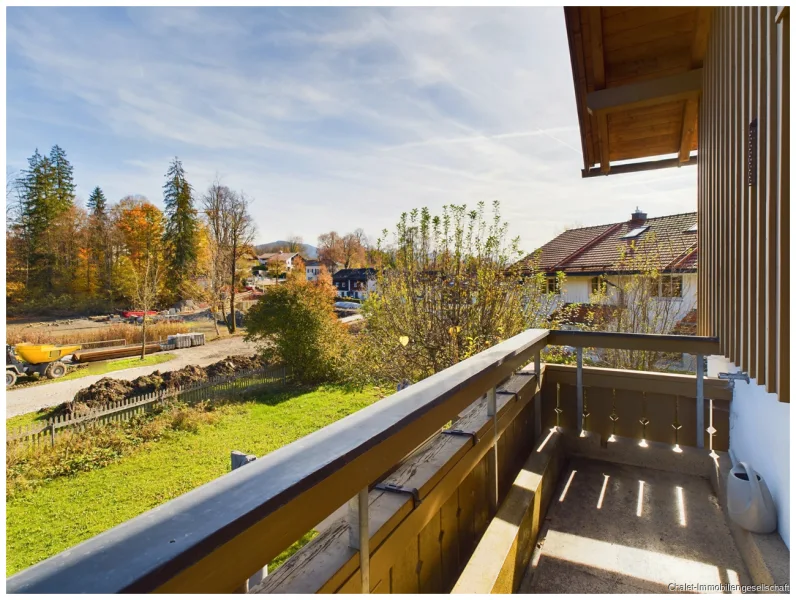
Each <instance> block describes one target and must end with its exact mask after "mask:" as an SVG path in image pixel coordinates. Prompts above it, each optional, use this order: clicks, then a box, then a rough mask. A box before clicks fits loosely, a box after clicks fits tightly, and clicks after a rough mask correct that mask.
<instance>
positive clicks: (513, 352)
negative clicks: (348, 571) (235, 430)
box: [6, 329, 548, 593]
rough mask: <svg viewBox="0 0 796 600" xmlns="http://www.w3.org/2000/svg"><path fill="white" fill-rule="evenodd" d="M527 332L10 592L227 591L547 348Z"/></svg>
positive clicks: (31, 575)
mask: <svg viewBox="0 0 796 600" xmlns="http://www.w3.org/2000/svg"><path fill="white" fill-rule="evenodd" d="M547 337H548V330H546V329H530V330H527V331H525V332H523V333H521V334H519V335H516V336H514V337H512V338H511V339H509V340H506V341H505V342H502V343H500V344H498V345H496V346H494V347H492V348H489V349H488V350H485V351H484V352H481V353H479V354H477V355H475V356H472V357H470V358H468V359H467V360H464V361H462V362H461V363H459V364H457V365H454V366H452V367H450V368H448V369H445V370H444V371H441V372H439V373H436V374H435V375H432V376H431V377H428V378H427V379H424V380H422V381H420V382H418V383H416V384H414V385H411V386H409V387H408V388H406V389H404V390H402V391H400V392H398V393H396V394H393V395H392V396H389V397H388V398H384V399H383V400H381V401H379V402H377V403H375V404H372V405H371V406H369V407H367V408H364V409H362V410H360V411H358V412H356V413H354V414H352V415H349V416H348V417H345V418H344V419H341V420H340V421H337V422H335V423H332V424H331V425H329V426H327V427H324V428H323V429H320V430H318V431H315V432H313V433H311V434H310V435H308V436H305V437H303V438H301V439H299V440H297V441H295V442H293V443H292V444H289V445H287V446H284V447H282V448H280V449H278V450H276V451H274V452H272V453H270V454H268V455H267V456H265V457H263V458H261V459H258V460H256V461H254V462H253V463H251V464H250V465H247V466H246V468H245V469H237V470H235V471H232V472H230V473H227V474H226V475H223V476H221V477H219V478H218V479H216V480H214V481H211V482H210V483H207V484H205V485H203V486H201V487H199V488H197V489H195V490H192V491H190V492H188V493H186V494H184V495H182V496H180V497H178V498H175V499H174V500H171V501H170V502H167V503H166V504H164V505H163V506H159V507H157V508H154V509H152V510H150V511H148V512H146V513H144V514H142V515H139V516H138V517H135V518H133V519H130V520H129V521H126V522H124V523H122V524H121V525H118V526H117V527H114V528H113V529H111V530H109V531H106V532H104V533H101V534H99V535H97V536H95V537H94V538H91V539H89V540H87V541H85V542H83V543H82V544H80V545H78V546H76V547H74V548H71V549H69V550H67V551H65V552H62V553H61V554H58V555H56V556H54V557H52V558H49V559H47V560H45V561H43V562H41V563H39V564H37V565H34V566H32V567H30V568H28V569H26V570H25V571H22V572H20V573H18V574H16V575H14V576H12V577H11V578H9V579H8V580H7V582H6V590H7V592H9V593H23V592H24V593H56V592H59V593H75V592H83V593H112V592H151V591H156V592H182V593H192V592H196V593H209V592H232V591H234V590H235V589H236V588H238V587H239V586H240V582H241V581H243V580H245V579H246V578H247V577H249V576H250V575H251V574H252V573H254V572H255V571H257V570H258V569H260V568H262V566H263V565H264V564H267V563H268V562H269V561H270V560H271V559H273V558H274V557H275V556H277V555H278V554H279V553H280V552H281V551H283V550H284V549H285V548H287V547H288V546H289V545H290V544H292V543H293V542H294V541H295V540H296V539H298V538H299V537H301V536H302V535H303V534H304V533H306V532H307V531H309V530H310V529H311V528H312V527H314V526H315V525H316V524H317V523H319V522H320V521H321V520H323V519H324V518H325V517H326V516H328V515H329V514H330V513H331V512H332V511H334V510H335V509H336V508H337V507H339V506H341V505H342V504H344V503H345V502H347V501H348V500H349V499H350V498H352V497H353V496H354V495H356V494H357V493H358V492H359V490H360V489H362V488H363V487H365V486H367V485H369V484H371V483H372V482H374V481H376V480H377V479H378V478H379V477H380V476H381V475H382V474H383V473H385V472H386V471H388V470H389V469H390V468H392V467H393V466H394V465H395V464H396V463H398V462H399V461H400V460H402V459H403V458H404V457H405V456H406V455H407V454H408V453H410V452H411V451H412V450H413V449H414V448H416V447H418V446H419V445H420V444H421V443H422V442H423V441H424V440H426V439H428V438H429V437H430V436H431V435H432V434H434V433H435V432H436V431H438V430H439V429H440V428H441V427H442V426H443V425H444V424H445V423H447V422H448V421H450V420H452V419H455V418H457V416H458V414H459V413H460V412H461V411H462V410H464V409H465V408H466V407H467V406H469V405H470V404H471V403H472V402H474V401H475V400H476V399H478V398H479V397H480V396H482V395H483V394H484V393H486V391H487V390H489V389H491V388H493V387H495V386H497V385H498V384H499V383H500V382H502V381H504V380H506V379H507V378H508V377H510V376H511V375H512V373H514V371H516V370H517V369H518V368H520V367H521V366H523V365H524V364H526V363H528V362H529V361H530V360H532V359H533V358H534V356H535V354H536V353H537V352H539V351H540V350H541V349H542V348H544V346H546V345H547V343H548V340H547Z"/></svg>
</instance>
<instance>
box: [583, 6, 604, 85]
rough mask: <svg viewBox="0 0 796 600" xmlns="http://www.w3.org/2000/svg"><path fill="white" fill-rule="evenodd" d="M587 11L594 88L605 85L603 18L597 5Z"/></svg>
mask: <svg viewBox="0 0 796 600" xmlns="http://www.w3.org/2000/svg"><path fill="white" fill-rule="evenodd" d="M586 10H587V11H588V13H589V29H590V30H591V36H590V37H591V57H592V69H593V73H594V89H595V90H601V89H603V88H604V87H605V54H604V52H603V18H602V10H601V9H600V7H599V6H592V7H589V8H587V9H586Z"/></svg>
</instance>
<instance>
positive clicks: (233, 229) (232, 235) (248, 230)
mask: <svg viewBox="0 0 796 600" xmlns="http://www.w3.org/2000/svg"><path fill="white" fill-rule="evenodd" d="M249 204H250V200H249V198H248V197H247V196H246V195H245V194H244V193H243V192H241V193H239V194H238V193H232V195H231V196H230V197H229V204H228V206H227V213H228V215H227V222H228V224H229V246H230V256H229V258H230V264H229V268H230V290H229V312H230V333H235V330H236V329H237V325H236V322H235V289H236V288H237V286H238V282H239V281H240V271H241V268H240V266H239V264H238V261H239V260H240V259H241V258H242V257H243V256H244V254H246V252H247V251H248V248H249V247H250V246H251V243H252V241H253V240H254V233H255V226H254V220H253V219H252V217H251V215H250V214H249Z"/></svg>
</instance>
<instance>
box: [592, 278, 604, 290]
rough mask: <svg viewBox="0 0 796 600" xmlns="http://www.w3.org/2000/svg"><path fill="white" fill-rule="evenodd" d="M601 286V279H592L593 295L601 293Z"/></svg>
mask: <svg viewBox="0 0 796 600" xmlns="http://www.w3.org/2000/svg"><path fill="white" fill-rule="evenodd" d="M601 284H602V282H601V281H600V278H599V277H592V278H591V293H592V294H597V293H599V291H600V288H601V287H602V285H601Z"/></svg>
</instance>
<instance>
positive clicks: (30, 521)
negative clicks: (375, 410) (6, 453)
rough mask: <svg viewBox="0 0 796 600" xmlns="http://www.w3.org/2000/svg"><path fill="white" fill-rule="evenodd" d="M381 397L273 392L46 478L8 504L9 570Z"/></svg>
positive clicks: (374, 393)
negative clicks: (131, 450)
mask: <svg viewBox="0 0 796 600" xmlns="http://www.w3.org/2000/svg"><path fill="white" fill-rule="evenodd" d="M379 397H380V393H379V390H377V389H375V388H367V389H365V390H363V391H361V392H356V391H349V390H345V389H343V388H338V387H318V388H314V389H303V390H296V389H289V390H281V391H280V390H274V391H271V392H266V393H263V394H262V395H261V396H260V397H258V399H257V400H256V401H249V402H245V403H241V404H238V405H236V406H235V409H234V410H230V411H228V412H225V414H224V416H223V417H222V419H221V420H220V421H219V422H218V423H216V424H214V425H208V426H205V427H203V428H202V429H201V430H200V431H199V433H189V432H171V433H169V434H168V436H167V437H166V438H165V439H162V440H160V441H158V442H150V443H148V444H145V445H144V446H143V447H142V448H141V450H140V451H137V452H136V453H135V454H133V455H130V456H127V457H124V458H122V459H121V460H119V461H118V462H116V463H114V464H111V465H110V466H107V467H104V468H101V469H96V470H94V471H88V472H84V473H80V474H78V475H75V476H71V477H63V478H59V479H54V480H52V481H49V482H45V483H43V484H42V485H41V486H39V487H37V488H36V489H34V490H32V491H30V492H27V493H22V494H19V495H16V496H14V497H13V498H11V499H9V500H8V501H7V503H6V536H7V537H6V575H7V576H8V575H11V574H13V573H15V572H17V571H19V570H21V569H24V568H25V567H28V566H30V565H32V564H35V563H37V562H39V561H41V560H44V559H45V558H48V557H50V556H52V555H54V554H57V553H58V552H61V551H62V550H65V549H67V548H69V547H71V546H74V545H75V544H77V543H79V542H81V541H83V540H85V539H88V538H90V537H92V536H94V535H96V534H98V533H100V532H102V531H105V530H107V529H110V528H111V527H113V526H115V525H118V524H119V523H121V522H123V521H126V520H127V519H130V518H132V517H135V516H136V515H139V514H141V513H143V512H145V511H146V510H148V509H150V508H153V507H155V506H158V505H159V504H162V503H164V502H166V501H168V500H171V499H172V498H175V497H177V496H179V495H180V494H183V493H185V492H187V491H189V490H191V489H194V488H196V487H198V486H200V485H202V484H204V483H207V482H208V481H211V480H213V479H215V478H216V477H219V476H220V475H223V474H224V473H227V472H228V471H229V468H230V467H229V461H230V458H229V453H230V451H232V450H241V451H243V452H247V453H249V454H256V455H257V456H262V455H264V454H267V453H269V452H271V451H273V450H276V449H277V448H279V447H281V446H284V445H285V444H289V443H290V442H292V441H294V440H296V439H298V438H300V437H302V436H305V435H307V434H308V433H311V432H313V431H315V430H317V429H320V428H321V427H324V426H326V425H328V424H329V423H332V422H334V421H337V420H338V419H341V418H342V417H344V416H346V415H348V414H351V413H353V412H355V411H357V410H359V409H360V408H363V407H365V406H367V405H369V404H371V403H373V402H375V401H376V400H378V399H379Z"/></svg>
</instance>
